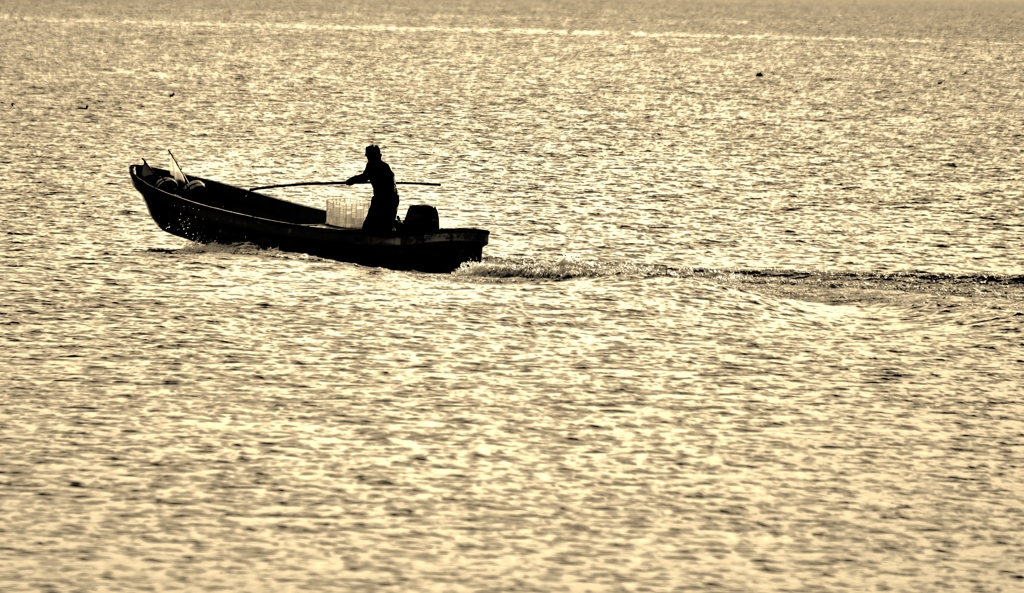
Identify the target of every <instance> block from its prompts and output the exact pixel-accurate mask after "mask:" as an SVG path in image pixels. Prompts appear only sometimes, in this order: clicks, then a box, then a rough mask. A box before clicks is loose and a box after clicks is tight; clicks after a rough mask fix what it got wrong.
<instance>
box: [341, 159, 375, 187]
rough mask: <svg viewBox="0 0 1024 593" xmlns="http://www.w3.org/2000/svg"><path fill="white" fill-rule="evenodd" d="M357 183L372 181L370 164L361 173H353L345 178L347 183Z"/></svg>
mask: <svg viewBox="0 0 1024 593" xmlns="http://www.w3.org/2000/svg"><path fill="white" fill-rule="evenodd" d="M355 183H370V166H369V164H367V166H366V169H364V170H363V172H362V173H360V174H359V175H353V176H352V177H349V178H348V179H346V180H345V185H353V184H355Z"/></svg>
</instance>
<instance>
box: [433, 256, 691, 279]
mask: <svg viewBox="0 0 1024 593" xmlns="http://www.w3.org/2000/svg"><path fill="white" fill-rule="evenodd" d="M453 274H455V275H457V276H464V277H473V276H476V277H481V278H500V279H507V280H515V279H521V280H571V279H574V278H600V277H606V276H626V277H639V278H653V277H661V276H669V277H675V276H679V275H680V271H679V270H676V269H674V268H670V267H668V266H661V265H649V264H631V263H617V264H609V263H602V262H598V261H594V260H587V259H582V258H578V257H575V256H572V255H562V257H561V259H558V260H555V261H542V260H537V259H532V258H519V259H504V258H488V259H487V260H485V261H482V262H467V263H464V264H462V266H461V267H460V268H459V269H458V270H456V271H455V272H453Z"/></svg>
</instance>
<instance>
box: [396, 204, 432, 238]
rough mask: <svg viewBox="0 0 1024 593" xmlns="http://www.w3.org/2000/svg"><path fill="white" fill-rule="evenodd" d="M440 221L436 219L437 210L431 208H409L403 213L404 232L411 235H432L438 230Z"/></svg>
mask: <svg viewBox="0 0 1024 593" xmlns="http://www.w3.org/2000/svg"><path fill="white" fill-rule="evenodd" d="M440 226H441V225H440V221H439V219H438V217H437V208H434V207H433V206H420V205H415V206H409V210H408V211H407V212H406V213H405V223H404V228H403V229H402V230H403V231H404V232H406V233H408V234H411V235H420V234H423V233H433V232H436V231H437V230H438V229H439V228H440Z"/></svg>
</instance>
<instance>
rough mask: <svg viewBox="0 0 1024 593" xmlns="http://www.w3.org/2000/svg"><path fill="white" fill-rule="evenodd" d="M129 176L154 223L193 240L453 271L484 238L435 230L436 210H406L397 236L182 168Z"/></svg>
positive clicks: (478, 232) (475, 254)
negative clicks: (333, 220)
mask: <svg viewBox="0 0 1024 593" xmlns="http://www.w3.org/2000/svg"><path fill="white" fill-rule="evenodd" d="M176 165H177V163H175V162H173V161H172V165H171V166H172V167H173V168H175V169H177V167H176ZM128 172H129V174H130V175H131V178H132V185H134V186H135V189H137V190H138V191H139V193H141V194H142V197H143V199H144V200H145V201H146V206H147V207H148V208H149V214H150V215H151V216H152V217H153V220H154V221H155V222H156V224H157V225H158V226H159V227H160V228H161V229H163V230H165V231H167V232H168V233H171V234H172V235H177V236H179V237H183V238H185V239H188V240H190V241H195V242H198V243H222V244H232V243H252V244H254V245H257V246H259V247H263V248H277V249H280V250H282V251H291V252H298V253H308V254H310V255H316V256H318V257H323V258H328V259H333V260H338V261H344V262H351V263H356V264H361V265H365V266H374V267H383V268H390V269H394V270H418V271H422V272H451V271H452V270H455V269H456V268H458V267H459V266H460V265H461V264H462V263H463V262H468V261H480V258H481V256H482V253H483V248H484V245H487V238H488V235H489V233H488V231H485V230H482V229H471V228H453V229H442V228H438V226H437V215H436V210H434V209H433V207H430V206H410V207H409V212H408V214H407V216H406V222H407V224H405V225H403V227H402V230H400V231H390V232H388V231H384V232H379V231H378V232H370V231H363V230H362V229H360V228H342V227H338V226H333V225H329V224H327V210H326V209H324V210H321V209H319V208H313V207H310V206H303V205H302V204H296V203H294V202H288V201H286V200H281V199H277V198H273V197H271V196H268V195H265V194H262V193H259V192H258V191H255V190H254V189H253V190H247V189H242V188H238V187H234V186H231V185H227V184H225V183H219V182H217V181H214V180H212V179H202V178H197V177H192V178H191V179H190V180H189V179H186V178H184V177H182V174H181V172H180V169H179V170H175V171H172V170H168V169H159V168H155V167H150V166H149V165H148V164H147V163H145V162H144V164H142V165H131V166H130V167H129V168H128ZM175 176H178V180H177V181H176V180H175ZM183 182H184V183H183ZM289 185H299V184H289ZM272 187H273V186H272ZM255 189H266V188H255ZM431 211H432V212H433V213H434V214H433V219H432V220H431V216H430V215H429V213H430V212H431ZM424 212H427V215H426V216H422V214H423V213H424ZM415 214H420V216H414V215H415Z"/></svg>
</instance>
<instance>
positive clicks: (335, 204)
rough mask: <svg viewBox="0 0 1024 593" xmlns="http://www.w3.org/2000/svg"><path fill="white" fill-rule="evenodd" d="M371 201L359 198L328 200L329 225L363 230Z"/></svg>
mask: <svg viewBox="0 0 1024 593" xmlns="http://www.w3.org/2000/svg"><path fill="white" fill-rule="evenodd" d="M369 209H370V201H369V200H364V199H358V198H331V199H329V200H327V224H329V225H331V226H336V227H341V228H343V229H361V228H363V221H364V220H366V212H367V210H369Z"/></svg>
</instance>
